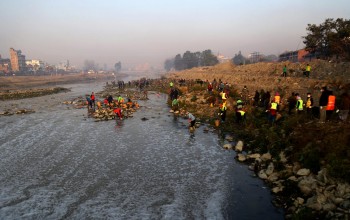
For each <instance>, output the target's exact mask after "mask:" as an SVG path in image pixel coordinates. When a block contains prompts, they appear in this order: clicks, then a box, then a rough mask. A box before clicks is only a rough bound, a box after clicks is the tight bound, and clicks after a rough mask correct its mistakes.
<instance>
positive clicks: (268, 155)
mask: <svg viewBox="0 0 350 220" xmlns="http://www.w3.org/2000/svg"><path fill="white" fill-rule="evenodd" d="M271 158H272V156H271V154H270V153H265V154H263V155H261V158H260V159H261V160H262V161H267V160H271Z"/></svg>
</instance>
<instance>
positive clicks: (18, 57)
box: [10, 48, 26, 72]
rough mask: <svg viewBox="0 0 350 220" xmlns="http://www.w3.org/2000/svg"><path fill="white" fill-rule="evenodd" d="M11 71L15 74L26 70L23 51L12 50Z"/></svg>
mask: <svg viewBox="0 0 350 220" xmlns="http://www.w3.org/2000/svg"><path fill="white" fill-rule="evenodd" d="M10 59H11V69H12V71H13V72H20V71H25V70H26V57H25V56H24V55H22V51H20V50H15V49H13V48H10Z"/></svg>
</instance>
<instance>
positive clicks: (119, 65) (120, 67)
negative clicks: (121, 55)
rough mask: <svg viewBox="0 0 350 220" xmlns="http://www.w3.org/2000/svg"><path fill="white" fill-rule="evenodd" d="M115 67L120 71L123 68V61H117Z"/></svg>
mask: <svg viewBox="0 0 350 220" xmlns="http://www.w3.org/2000/svg"><path fill="white" fill-rule="evenodd" d="M114 69H115V71H116V72H117V73H118V72H119V71H120V70H121V69H122V63H121V62H120V61H119V62H118V63H115V64H114Z"/></svg>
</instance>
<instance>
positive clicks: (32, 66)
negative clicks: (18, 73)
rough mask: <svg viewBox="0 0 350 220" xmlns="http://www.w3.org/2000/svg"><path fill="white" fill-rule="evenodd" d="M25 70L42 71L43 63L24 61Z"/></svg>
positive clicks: (39, 61)
mask: <svg viewBox="0 0 350 220" xmlns="http://www.w3.org/2000/svg"><path fill="white" fill-rule="evenodd" d="M26 68H27V70H28V71H38V70H44V69H45V63H44V62H43V61H41V60H26Z"/></svg>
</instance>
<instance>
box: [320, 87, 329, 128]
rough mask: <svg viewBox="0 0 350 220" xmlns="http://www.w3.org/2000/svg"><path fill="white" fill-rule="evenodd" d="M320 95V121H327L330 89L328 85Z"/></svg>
mask: <svg viewBox="0 0 350 220" xmlns="http://www.w3.org/2000/svg"><path fill="white" fill-rule="evenodd" d="M321 92H322V93H321V96H320V122H321V123H325V122H326V107H327V104H328V96H329V91H328V89H327V87H322V89H321Z"/></svg>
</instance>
